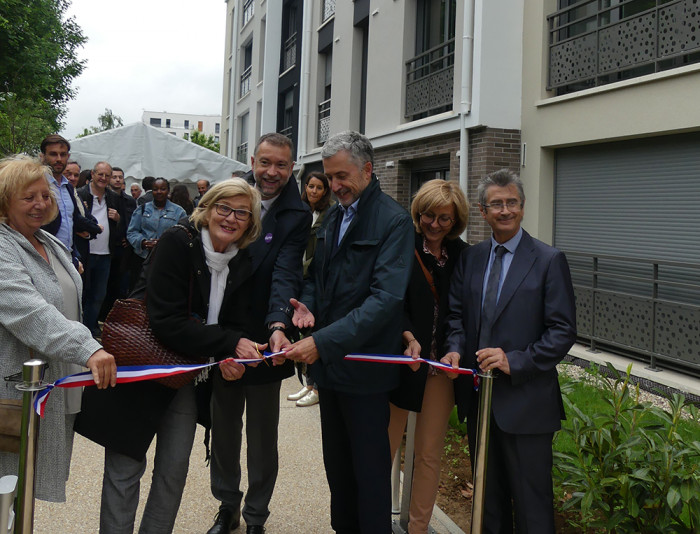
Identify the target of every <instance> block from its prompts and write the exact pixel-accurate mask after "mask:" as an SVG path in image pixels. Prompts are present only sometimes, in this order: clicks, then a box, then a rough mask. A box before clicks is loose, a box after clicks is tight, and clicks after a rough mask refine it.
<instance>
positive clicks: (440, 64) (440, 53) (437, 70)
mask: <svg viewBox="0 0 700 534" xmlns="http://www.w3.org/2000/svg"><path fill="white" fill-rule="evenodd" d="M454 61H455V40H454V39H450V40H449V41H445V42H444V43H441V44H439V45H438V46H436V47H434V48H431V49H430V50H427V51H426V52H423V53H422V54H420V55H418V56H416V57H414V58H413V59H410V60H408V61H407V62H406V117H407V118H412V117H413V116H415V115H419V114H422V113H427V114H431V113H440V112H442V111H445V110H447V109H451V108H452V101H453V95H454Z"/></svg>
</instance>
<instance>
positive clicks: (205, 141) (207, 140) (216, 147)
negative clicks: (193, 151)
mask: <svg viewBox="0 0 700 534" xmlns="http://www.w3.org/2000/svg"><path fill="white" fill-rule="evenodd" d="M190 141H192V142H193V143H195V144H198V145H200V146H203V147H204V148H208V149H209V150H213V151H214V152H216V153H217V154H218V153H219V152H221V145H220V144H219V142H218V141H214V136H213V135H204V134H203V133H202V132H200V131H197V130H194V131H193V132H192V133H191V134H190Z"/></svg>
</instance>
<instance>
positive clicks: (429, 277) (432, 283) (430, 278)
mask: <svg viewBox="0 0 700 534" xmlns="http://www.w3.org/2000/svg"><path fill="white" fill-rule="evenodd" d="M413 253H414V254H415V255H416V259H417V260H418V263H419V265H420V268H421V270H422V271H423V275H425V279H426V280H427V281H428V286H429V287H430V291H431V292H432V293H433V298H435V302H440V297H439V296H438V293H437V289H436V288H435V280H433V275H432V274H430V271H429V270H428V268H427V267H426V266H425V264H424V263H423V260H422V259H421V257H420V254H418V250H416V249H415V248H414V249H413Z"/></svg>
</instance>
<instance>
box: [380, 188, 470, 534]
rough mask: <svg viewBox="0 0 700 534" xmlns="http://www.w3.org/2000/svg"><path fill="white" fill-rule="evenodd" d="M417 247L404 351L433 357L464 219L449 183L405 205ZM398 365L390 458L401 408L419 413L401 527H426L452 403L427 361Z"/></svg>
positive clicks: (401, 423) (443, 380) (437, 353)
mask: <svg viewBox="0 0 700 534" xmlns="http://www.w3.org/2000/svg"><path fill="white" fill-rule="evenodd" d="M411 216H412V218H413V224H414V226H415V228H416V246H415V258H414V262H413V268H412V271H411V278H410V281H409V284H408V289H407V290H406V298H405V300H404V331H403V342H404V346H405V347H406V350H405V352H404V354H406V355H408V356H413V357H414V358H417V357H422V358H424V359H426V360H436V361H439V360H440V358H441V357H442V356H444V354H443V349H442V347H443V342H444V339H445V336H444V333H445V331H444V322H445V321H444V319H445V314H446V313H447V298H448V292H449V285H450V277H451V275H452V270H453V269H454V266H455V264H456V263H457V259H458V258H459V255H460V254H461V252H462V251H463V250H464V249H465V248H466V247H467V244H466V243H465V242H464V241H462V240H461V239H460V238H459V235H460V234H461V233H462V232H463V231H464V229H465V228H466V226H467V216H468V206H467V201H466V198H465V196H464V193H462V191H461V190H460V188H459V185H458V184H457V183H455V182H449V181H445V180H431V181H429V182H426V183H425V184H423V186H422V187H421V188H420V190H419V191H418V193H416V196H415V198H414V199H413V203H412V204H411ZM410 367H411V368H408V367H407V366H402V369H401V384H400V386H399V388H398V389H396V390H395V391H394V392H392V395H391V402H392V404H391V419H390V422H389V439H390V442H391V453H392V457H393V455H395V454H396V451H397V449H398V447H399V445H400V443H401V437H402V436H403V432H404V429H405V427H406V420H407V418H408V412H409V410H410V411H414V412H418V415H417V419H416V432H415V458H414V473H413V488H412V491H411V503H410V507H409V524H408V529H409V532H411V533H425V532H428V523H429V522H430V517H431V515H432V511H433V505H434V504H435V496H436V495H437V490H438V484H439V482H440V456H441V454H442V450H443V446H444V441H445V434H446V432H447V423H448V420H449V417H450V413H451V412H452V408H453V406H454V403H455V401H454V384H453V381H452V380H450V379H449V378H448V377H447V375H446V374H445V373H443V372H442V371H438V370H436V369H435V368H434V367H431V366H429V365H428V364H425V363H421V364H418V363H416V364H412V365H411V366H410Z"/></svg>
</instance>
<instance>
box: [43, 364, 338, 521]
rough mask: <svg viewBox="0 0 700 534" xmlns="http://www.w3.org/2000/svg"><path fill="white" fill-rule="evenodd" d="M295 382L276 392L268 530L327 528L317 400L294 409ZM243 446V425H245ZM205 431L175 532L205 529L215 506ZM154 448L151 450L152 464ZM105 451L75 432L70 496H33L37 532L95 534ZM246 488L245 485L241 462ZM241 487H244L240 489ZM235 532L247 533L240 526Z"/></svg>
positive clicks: (146, 480) (144, 485)
mask: <svg viewBox="0 0 700 534" xmlns="http://www.w3.org/2000/svg"><path fill="white" fill-rule="evenodd" d="M299 387H300V386H299V381H298V380H297V379H296V378H293V377H292V378H289V379H287V380H285V381H284V382H282V393H281V395H280V406H281V413H280V428H279V433H280V439H279V457H280V470H279V476H278V478H277V486H276V490H275V493H274V495H273V497H272V502H271V504H270V510H271V512H272V513H271V515H270V518H269V519H268V521H267V524H266V527H267V531H268V532H269V533H270V534H273V533H279V534H296V533H299V532H304V533H309V534H325V533H328V532H332V530H331V528H330V516H329V502H330V496H329V492H328V485H327V483H326V476H325V472H324V469H323V461H322V453H321V425H320V418H319V409H318V405H316V406H312V407H307V408H297V407H296V406H295V404H294V403H293V402H290V401H288V400H286V398H287V395H288V394H290V393H295V392H296V391H298V389H299ZM243 436H244V446H243V449H244V451H245V430H244V435H243ZM203 437H204V432H203V431H202V429H201V427H199V428H198V431H197V437H196V438H195V446H194V447H193V450H192V456H191V458H190V470H189V475H188V478H187V485H186V486H185V492H184V495H183V497H182V505H181V506H180V512H179V514H178V516H177V521H176V523H175V530H174V532H175V533H176V534H189V533H200V534H203V533H205V532H206V531H207V530H208V529H209V527H210V526H211V525H212V521H213V518H214V515H215V514H216V512H217V510H218V501H216V500H215V499H214V498H213V497H212V495H211V491H210V489H209V469H208V468H207V467H206V466H205V464H204V445H202V441H203ZM153 452H154V447H151V450H150V451H149V456H148V458H149V465H151V464H152V459H153ZM103 466H104V453H103V449H102V447H100V446H99V445H96V444H94V443H92V442H91V441H88V440H86V439H85V438H83V437H81V436H79V435H76V439H75V447H74V449H73V462H72V465H71V476H70V480H69V481H68V487H67V493H68V500H67V502H66V503H63V504H54V503H47V502H42V501H37V505H36V511H35V521H34V533H35V534H56V533H61V534H63V533H70V534H80V533H94V532H97V531H98V529H99V514H100V492H101V488H102V470H103ZM241 467H242V470H243V481H244V488H245V486H246V485H247V474H246V465H245V461H244V462H243V465H242V466H241ZM149 472H150V470H149V469H147V471H146V475H144V477H143V479H142V481H141V502H140V505H139V510H138V512H137V515H136V517H137V524H138V521H139V520H140V518H141V515H142V513H143V507H144V505H145V500H146V496H147V495H148V489H149V488H150V476H149ZM244 491H245V489H244ZM237 532H245V527H244V526H241V527H240V528H239V529H238V531H237Z"/></svg>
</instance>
